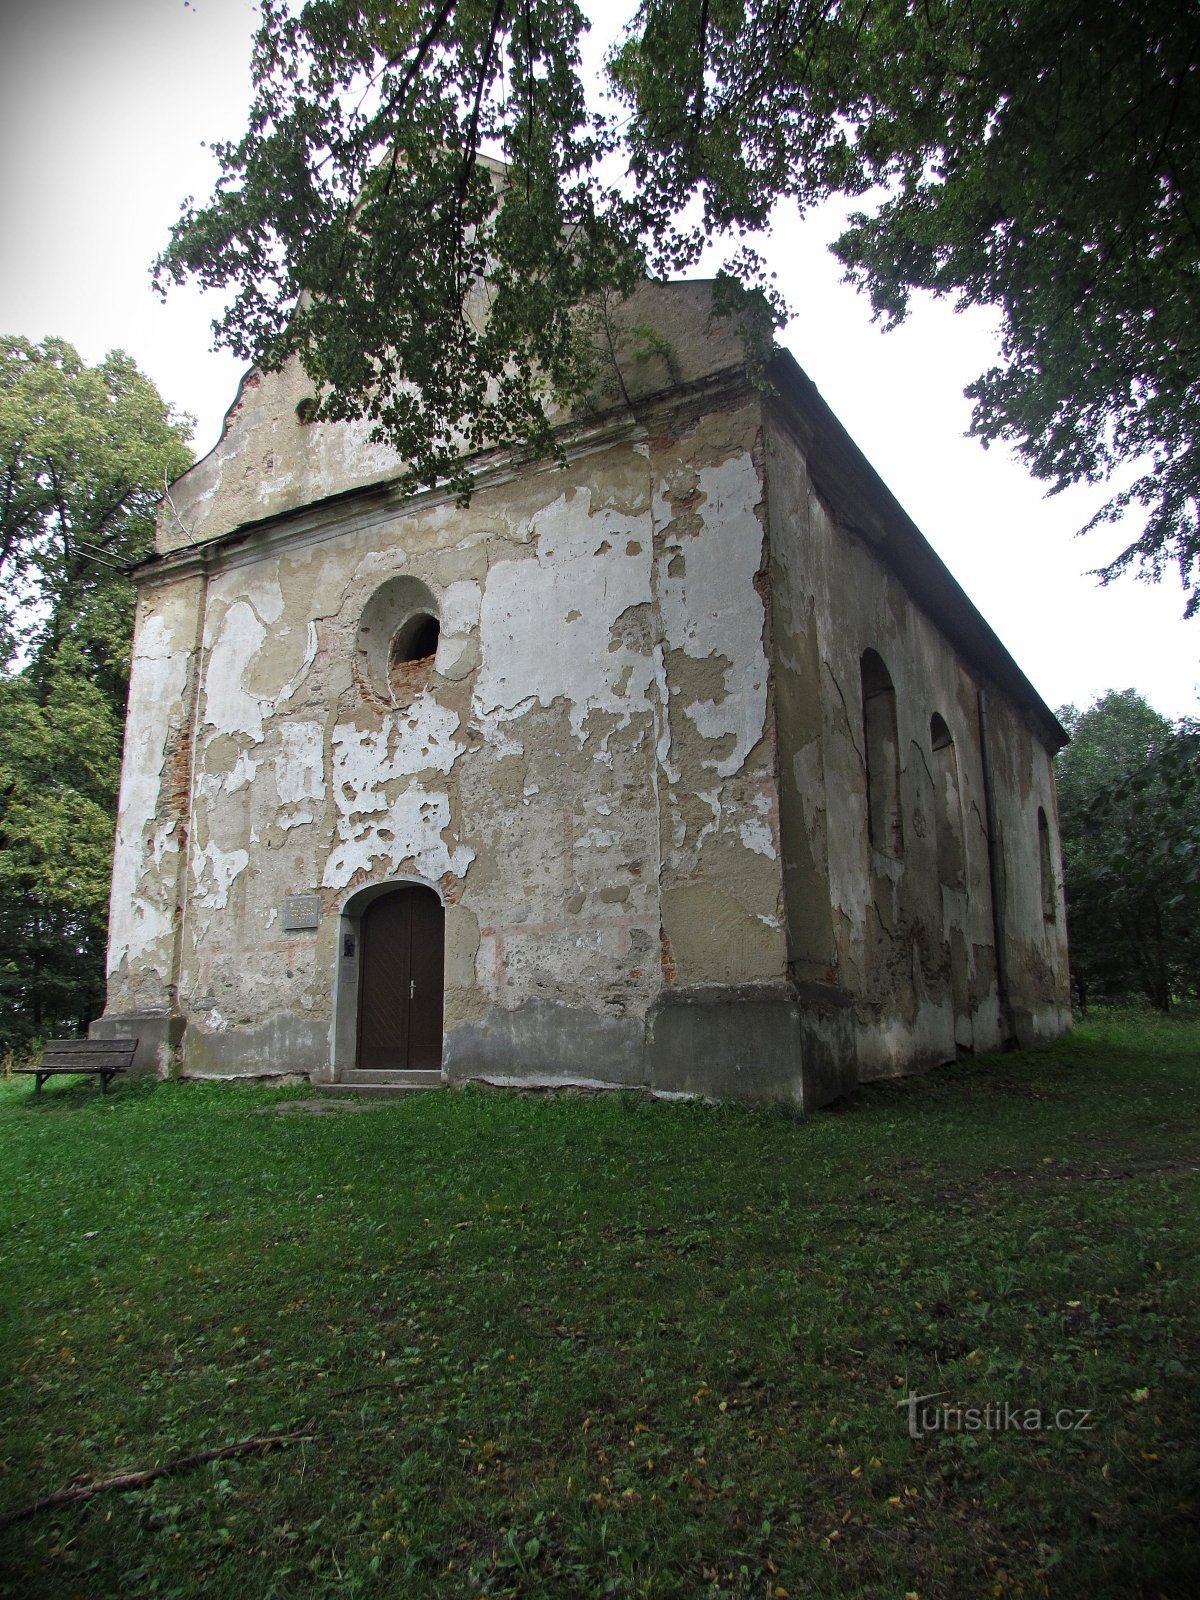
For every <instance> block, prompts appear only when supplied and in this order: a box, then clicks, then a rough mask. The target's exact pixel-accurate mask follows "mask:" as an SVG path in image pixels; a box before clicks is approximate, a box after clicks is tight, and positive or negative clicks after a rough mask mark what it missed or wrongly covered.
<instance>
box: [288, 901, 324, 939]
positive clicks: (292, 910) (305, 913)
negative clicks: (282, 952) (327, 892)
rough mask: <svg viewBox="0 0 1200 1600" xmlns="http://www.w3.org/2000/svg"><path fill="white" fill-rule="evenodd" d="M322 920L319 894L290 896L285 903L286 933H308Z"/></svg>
mask: <svg viewBox="0 0 1200 1600" xmlns="http://www.w3.org/2000/svg"><path fill="white" fill-rule="evenodd" d="M320 920H321V896H320V895H319V894H289V895H285V896H284V901H283V931H284V933H307V932H309V931H310V930H311V929H313V928H315V927H316V925H317V923H318V922H319V921H320Z"/></svg>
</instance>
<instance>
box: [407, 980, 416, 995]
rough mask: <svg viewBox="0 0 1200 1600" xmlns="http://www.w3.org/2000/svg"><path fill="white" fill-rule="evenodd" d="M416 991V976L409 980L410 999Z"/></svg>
mask: <svg viewBox="0 0 1200 1600" xmlns="http://www.w3.org/2000/svg"><path fill="white" fill-rule="evenodd" d="M416 992H417V984H416V980H415V979H414V978H410V979H409V980H408V998H409V999H410V1000H412V999H413V998H414V997H415V996H416Z"/></svg>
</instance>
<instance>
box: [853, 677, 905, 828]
mask: <svg viewBox="0 0 1200 1600" xmlns="http://www.w3.org/2000/svg"><path fill="white" fill-rule="evenodd" d="M859 670H860V674H861V678H862V717H863V743H864V747H865V752H866V763H867V830H868V833H869V835H870V839H871V843H872V844H873V845H874V847H875V849H876V850H881V851H882V852H883V853H884V854H885V855H890V856H900V855H903V854H904V830H903V826H902V824H901V820H900V739H899V735H898V733H897V730H896V690H895V687H894V685H893V683H892V675H891V673H890V672H889V671H888V669H887V667H886V666H885V665H884V663H883V657H882V656H881V655H880V654H879V652H878V651H877V650H864V651H863V653H862V659H861V661H860V662H859Z"/></svg>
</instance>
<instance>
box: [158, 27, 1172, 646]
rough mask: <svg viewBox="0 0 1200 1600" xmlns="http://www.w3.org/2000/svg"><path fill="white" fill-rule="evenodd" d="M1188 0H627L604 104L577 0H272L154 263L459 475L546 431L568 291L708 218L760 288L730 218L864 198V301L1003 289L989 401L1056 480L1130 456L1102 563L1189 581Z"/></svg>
mask: <svg viewBox="0 0 1200 1600" xmlns="http://www.w3.org/2000/svg"><path fill="white" fill-rule="evenodd" d="M1198 22H1200V16H1198V13H1197V7H1196V0H1184V3H1181V0H1144V3H1143V4H1141V5H1138V6H1130V5H1128V4H1127V3H1126V0H1095V3H1094V4H1092V5H1089V6H1080V5H1078V4H1077V0H1039V3H1038V4H1037V5H1036V6H1030V7H1013V6H1011V5H1010V4H1008V3H1007V0H920V3H919V4H918V3H916V0H790V3H787V4H779V3H778V0H643V4H642V6H641V9H640V10H639V12H638V14H637V17H636V19H635V21H634V23H633V25H632V27H631V30H630V32H629V34H628V36H627V37H626V39H625V40H624V42H622V43H621V44H620V46H619V47H618V48H617V49H616V50H615V51H614V52H613V53H612V55H611V56H610V63H609V81H610V86H611V87H612V88H613V89H614V91H615V93H616V95H617V96H618V99H619V102H620V103H619V106H618V108H617V111H616V112H614V110H613V108H612V107H611V106H608V107H604V106H601V107H599V108H597V107H596V106H595V105H589V103H588V99H587V94H586V85H585V83H584V81H583V76H582V71H581V65H580V55H579V40H580V37H581V35H582V32H583V30H584V29H585V27H586V25H587V24H586V21H585V19H584V17H583V15H582V13H581V11H580V10H579V8H578V6H577V5H575V4H574V3H570V0H568V3H566V4H561V3H559V0H519V3H518V0H415V3H412V4H406V5H400V4H398V3H396V0H308V3H306V4H305V5H304V6H303V8H302V9H301V10H300V11H299V13H298V14H296V15H293V14H291V12H290V11H289V8H288V5H287V0H262V23H261V27H260V29H259V32H258V36H257V43H256V46H255V53H254V62H253V73H254V82H255V99H254V104H253V108H252V111H251V116H250V122H249V127H248V129H247V132H246V134H245V136H244V137H243V138H242V139H241V140H240V141H238V142H237V143H236V144H226V145H219V146H217V147H216V152H217V155H218V158H219V160H220V163H221V166H222V176H221V178H220V180H219V182H218V186H217V192H216V194H215V196H214V198H213V199H212V201H211V202H210V203H209V204H207V205H205V206H201V207H199V208H197V207H196V206H195V205H193V204H192V203H191V202H190V201H189V202H188V203H187V204H186V205H185V207H184V210H183V214H182V216H181V218H180V221H179V223H178V224H177V225H176V228H175V230H174V232H173V235H172V238H171V242H170V244H169V246H168V248H167V249H166V251H165V252H164V254H163V255H162V257H161V258H160V261H159V263H158V269H157V270H158V278H159V282H160V286H165V285H166V284H167V283H169V282H170V281H174V280H181V279H183V278H184V277H186V276H187V275H188V274H190V273H194V274H196V275H197V276H198V277H199V278H200V280H201V281H202V282H203V283H205V284H207V285H210V286H227V285H233V286H234V287H235V289H236V293H235V295H234V298H233V300H232V302H231V305H230V307H229V310H228V312H227V313H226V315H225V317H224V318H223V319H222V321H221V322H220V323H219V324H218V326H217V335H218V338H219V340H220V341H221V342H223V343H224V344H226V345H228V346H230V347H231V348H232V349H234V350H235V351H237V352H239V353H240V354H241V355H242V356H243V357H245V358H247V359H249V360H252V361H254V362H255V363H257V364H258V365H259V366H261V367H264V368H268V369H269V368H273V367H276V366H278V365H279V364H280V363H281V362H282V361H283V360H284V359H286V357H287V356H288V355H290V354H292V353H293V352H295V353H298V354H299V356H300V359H301V360H302V362H303V363H304V366H305V369H306V371H307V372H308V374H309V376H310V377H311V379H312V381H313V384H314V387H315V389H316V391H317V393H316V395H315V396H314V405H318V404H319V413H318V414H319V415H322V416H324V417H326V418H338V417H351V416H353V417H368V418H370V419H371V420H372V422H373V423H374V424H375V430H376V435H377V437H381V438H388V439H390V440H391V441H392V442H393V443H394V444H395V445H396V446H397V448H398V449H399V450H400V451H401V452H402V453H403V454H404V455H405V456H406V457H407V458H408V459H409V460H410V461H411V463H412V471H411V473H410V482H411V483H412V484H414V485H415V484H417V483H430V482H433V481H435V480H437V479H438V478H439V477H442V476H445V475H447V474H448V475H450V476H451V478H452V479H453V481H454V482H455V484H456V485H457V486H458V487H459V488H460V489H462V490H464V491H465V490H466V489H468V488H469V475H467V474H465V473H464V472H463V471H462V469H461V467H460V466H459V465H458V462H459V460H460V458H461V456H462V454H463V452H464V451H469V450H471V449H473V448H476V447H478V446H480V445H482V444H483V443H485V442H489V441H490V442H496V443H499V444H509V445H515V444H518V443H521V442H522V441H525V442H529V443H531V444H532V446H533V447H534V448H535V449H538V450H546V449H549V448H552V444H553V430H552V428H551V425H550V415H551V409H550V404H549V402H550V400H551V399H552V398H553V397H555V396H559V395H563V394H568V395H571V394H573V395H579V394H581V393H582V392H584V390H585V389H586V385H587V381H588V375H589V369H588V354H587V347H588V341H587V339H586V338H581V337H580V332H581V330H580V326H579V320H578V317H577V316H576V315H575V314H574V312H573V308H575V307H578V306H580V305H582V304H586V303H587V302H589V301H596V300H599V301H600V302H602V301H603V299H604V297H605V295H607V294H610V293H612V292H620V291H622V290H624V289H626V288H628V287H629V285H630V284H631V283H632V282H633V281H634V280H635V278H636V277H637V275H638V274H639V273H640V272H642V271H650V272H654V273H663V272H671V271H680V270H683V269H686V268H688V267H691V266H694V265H695V263H696V262H697V261H698V260H699V258H700V255H701V252H702V251H703V250H704V248H705V247H706V245H707V244H708V243H709V242H710V241H712V240H714V239H717V238H724V239H725V240H727V241H729V242H730V247H731V248H730V253H729V254H728V256H727V259H726V263H725V265H726V268H727V269H728V273H729V275H730V280H731V281H735V282H741V283H744V284H749V285H751V286H754V285H758V286H759V287H767V288H769V285H766V284H765V283H764V279H763V275H762V272H761V264H760V263H759V262H758V260H757V258H756V257H755V256H754V254H753V252H752V251H750V250H748V249H746V248H744V244H739V241H741V240H742V237H743V235H744V234H745V233H746V231H747V230H753V229H758V228H763V227H765V226H767V225H768V223H769V221H770V216H771V211H772V208H773V207H774V205H775V204H776V203H777V202H778V201H779V200H780V199H787V200H790V201H794V202H796V203H798V204H799V205H800V206H801V207H802V208H805V207H808V206H811V205H813V204H814V203H816V202H819V201H821V200H823V199H826V198H828V197H829V196H831V195H838V194H841V195H851V196H863V197H866V198H867V199H868V200H869V201H870V203H871V206H872V209H865V210H864V211H863V212H861V213H859V214H857V215H856V216H855V217H854V218H853V220H852V222H851V225H850V227H849V229H848V230H847V231H846V232H845V233H844V234H843V236H842V237H841V239H840V240H839V241H838V243H837V245H836V247H835V248H836V250H837V253H838V254H839V256H840V258H841V259H842V261H843V262H844V263H845V265H846V267H847V270H848V273H849V275H850V276H851V277H852V278H854V279H855V280H856V281H857V282H858V283H859V284H860V285H862V286H863V287H865V288H866V289H868V290H869V292H870V295H871V298H872V301H873V303H874V307H875V311H876V314H877V315H880V316H882V317H884V318H885V319H886V320H888V321H889V322H894V321H898V320H900V319H901V318H903V316H904V315H905V313H906V310H907V308H908V304H909V297H910V295H911V292H912V291H913V290H914V289H925V290H930V291H932V292H933V293H935V294H939V295H947V296H950V297H952V298H953V299H954V300H955V301H956V303H958V304H959V305H987V306H994V307H997V308H999V310H1000V311H1001V313H1002V317H1003V329H1004V333H1003V343H1002V348H1001V352H1000V358H999V360H998V362H997V363H996V365H995V366H994V367H992V368H991V369H990V370H989V371H988V372H985V373H983V374H982V375H981V376H980V378H979V379H978V381H977V382H976V383H975V384H974V385H972V387H971V389H970V391H969V393H970V394H971V395H972V396H973V398H974V401H975V411H974V431H975V432H976V433H977V434H978V435H979V436H980V438H981V439H982V440H983V441H984V443H985V444H986V443H987V442H989V441H991V440H996V439H1007V440H1011V441H1012V442H1013V443H1015V445H1016V447H1017V448H1018V450H1019V451H1020V452H1021V453H1022V454H1023V455H1024V457H1025V459H1026V461H1027V462H1028V464H1029V466H1030V467H1031V469H1032V470H1033V471H1034V472H1035V473H1036V474H1037V475H1038V476H1040V477H1041V478H1043V479H1045V480H1046V481H1047V482H1048V483H1049V484H1050V485H1051V486H1052V488H1053V489H1060V488H1063V487H1065V486H1066V485H1067V484H1071V483H1076V482H1079V481H1088V482H1093V481H1100V480H1104V479H1107V478H1108V477H1109V476H1110V475H1112V474H1113V473H1114V472H1115V473H1118V474H1124V478H1125V479H1126V480H1128V481H1122V482H1121V486H1120V487H1119V489H1118V492H1117V493H1116V494H1115V495H1114V497H1113V498H1112V500H1110V502H1109V504H1108V505H1107V506H1106V507H1105V509H1104V510H1103V511H1101V513H1100V514H1099V516H1098V517H1097V518H1096V519H1094V520H1095V521H1097V522H1101V521H1105V520H1115V519H1117V518H1119V517H1120V516H1121V515H1122V514H1123V513H1124V511H1125V510H1126V509H1128V508H1129V507H1130V506H1136V507H1141V508H1143V509H1144V511H1145V514H1146V521H1145V527H1144V529H1143V531H1142V532H1141V533H1140V534H1139V536H1138V537H1137V538H1136V539H1134V540H1133V541H1132V542H1131V543H1130V545H1129V546H1128V547H1127V549H1126V550H1125V551H1124V552H1123V553H1122V554H1121V555H1119V556H1118V557H1117V558H1116V559H1115V560H1114V561H1112V562H1111V563H1109V564H1108V566H1106V567H1105V568H1103V569H1102V575H1103V576H1104V577H1105V578H1106V579H1107V578H1111V577H1112V576H1114V575H1115V574H1117V573H1119V572H1122V571H1124V570H1126V569H1127V568H1128V567H1130V566H1131V565H1140V566H1141V567H1142V568H1143V569H1144V570H1145V571H1146V572H1147V573H1148V574H1149V575H1151V576H1153V577H1156V578H1157V577H1159V576H1161V574H1162V572H1163V570H1164V568H1165V566H1166V564H1167V563H1169V562H1173V563H1175V564H1176V565H1177V566H1178V568H1179V572H1180V575H1181V578H1182V581H1183V582H1184V584H1185V586H1187V587H1188V588H1189V591H1190V592H1189V600H1188V610H1189V614H1190V613H1191V612H1193V611H1195V610H1196V609H1197V607H1198V606H1200V527H1198V520H1197V499H1196V485H1197V481H1198V477H1200V474H1198V470H1197V469H1198V466H1200V458H1198V455H1197V450H1198V446H1197V431H1198V430H1197V420H1198V413H1200V387H1198V386H1197V384H1196V381H1195V374H1196V372H1197V371H1198V370H1200V360H1198V357H1200V272H1198V271H1197V262H1198V249H1197V246H1198V243H1200V235H1198V231H1197V230H1198V227H1200V181H1198V180H1200V71H1198V70H1197V68H1198V59H1197V52H1198V46H1200V26H1198V25H1197V24H1198ZM483 151H492V152H494V153H495V154H496V155H497V156H499V157H500V158H502V160H503V161H504V162H505V163H506V164H507V174H506V176H503V177H502V176H501V175H500V174H499V172H498V171H497V170H496V169H495V168H494V167H493V166H490V165H489V164H488V163H487V162H485V161H481V160H480V153H481V152H483ZM621 168H624V169H626V173H625V175H621V176H619V177H618V178H616V179H613V177H612V174H613V172H614V170H619V169H621ZM501 191H502V193H503V205H500V204H499V200H500V195H501ZM771 303H772V305H773V308H774V310H775V312H776V314H777V315H778V314H779V313H780V307H781V303H780V301H779V300H778V298H777V297H775V298H774V299H773V300H772V302H771Z"/></svg>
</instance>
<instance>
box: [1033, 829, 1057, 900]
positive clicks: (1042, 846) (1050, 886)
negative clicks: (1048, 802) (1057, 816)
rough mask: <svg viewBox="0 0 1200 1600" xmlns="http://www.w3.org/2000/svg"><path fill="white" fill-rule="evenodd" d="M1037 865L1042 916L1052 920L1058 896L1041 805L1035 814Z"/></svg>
mask: <svg viewBox="0 0 1200 1600" xmlns="http://www.w3.org/2000/svg"><path fill="white" fill-rule="evenodd" d="M1037 830H1038V866H1039V870H1040V876H1041V888H1042V917H1043V920H1044V921H1046V922H1054V921H1055V920H1056V918H1057V916H1058V896H1057V894H1056V893H1055V890H1054V860H1053V857H1052V856H1051V854H1050V824H1049V823H1048V822H1047V820H1046V813H1045V811H1044V810H1043V809H1042V807H1041V806H1039V807H1038V814H1037Z"/></svg>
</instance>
